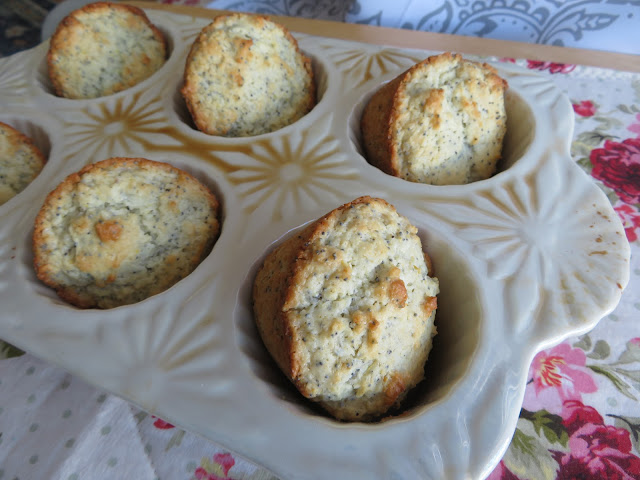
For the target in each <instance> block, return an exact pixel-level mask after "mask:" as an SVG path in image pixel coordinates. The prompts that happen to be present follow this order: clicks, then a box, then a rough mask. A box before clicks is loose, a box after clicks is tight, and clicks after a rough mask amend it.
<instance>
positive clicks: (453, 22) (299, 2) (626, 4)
mask: <svg viewBox="0 0 640 480" xmlns="http://www.w3.org/2000/svg"><path fill="white" fill-rule="evenodd" d="M189 1H190V0H186V1H184V0H182V1H180V0H174V1H173V2H171V1H170V0H169V2H167V1H166V0H165V3H189ZM191 3H194V2H193V0H191ZM196 3H202V2H197V0H196ZM207 5H208V6H209V7H210V8H219V9H229V10H242V11H249V12H262V13H269V14H274V15H290V16H304V17H310V18H322V19H330V20H339V21H347V22H351V23H360V24H367V25H378V26H385V27H394V28H405V29H410V30H423V31H429V32H441V33H453V34H458V35H467V36H476V37H487V38H496V39H501V40H515V41H520V42H530V43H543V44H548V45H558V46H566V47H578V48H587V49H595V50H608V51H614V52H619V53H631V54H640V42H637V41H635V42H634V41H630V39H631V38H634V37H635V38H637V34H638V33H637V25H638V22H640V1H638V0H502V1H498V0H436V1H429V2H425V1H423V0H394V2H389V1H387V0H322V1H319V2H315V1H314V0H214V1H211V2H209V3H208V4H207Z"/></svg>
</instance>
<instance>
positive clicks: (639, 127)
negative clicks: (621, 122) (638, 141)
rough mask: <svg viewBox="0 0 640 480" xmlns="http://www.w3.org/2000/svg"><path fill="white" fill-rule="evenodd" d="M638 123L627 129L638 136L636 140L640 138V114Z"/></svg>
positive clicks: (637, 118) (637, 116)
mask: <svg viewBox="0 0 640 480" xmlns="http://www.w3.org/2000/svg"><path fill="white" fill-rule="evenodd" d="M636 120H637V121H636V122H633V123H632V124H631V125H629V126H628V127H627V130H629V131H630V132H633V133H635V134H636V138H640V113H638V114H637V115H636Z"/></svg>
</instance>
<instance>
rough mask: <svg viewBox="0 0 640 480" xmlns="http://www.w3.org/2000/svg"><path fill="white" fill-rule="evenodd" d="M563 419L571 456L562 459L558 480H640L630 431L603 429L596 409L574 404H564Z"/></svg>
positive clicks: (638, 459)
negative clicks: (593, 479) (584, 479)
mask: <svg viewBox="0 0 640 480" xmlns="http://www.w3.org/2000/svg"><path fill="white" fill-rule="evenodd" d="M562 418H563V422H562V423H563V425H564V426H565V427H566V428H567V433H569V435H570V437H569V449H570V452H569V453H567V454H564V455H562V456H561V457H560V458H559V462H558V463H559V465H560V469H559V470H558V476H557V479H558V480H574V479H581V478H601V479H609V480H637V479H639V478H640V458H638V457H636V456H635V455H633V454H632V453H631V439H630V437H629V432H628V431H627V430H625V429H624V428H617V427H612V426H609V425H604V421H603V419H602V416H601V415H600V414H599V413H598V412H597V411H596V410H595V409H594V408H592V407H588V406H585V405H583V404H582V403H581V402H578V401H575V400H570V401H567V402H565V405H564V409H563V411H562Z"/></svg>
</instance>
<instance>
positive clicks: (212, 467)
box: [193, 453, 236, 480]
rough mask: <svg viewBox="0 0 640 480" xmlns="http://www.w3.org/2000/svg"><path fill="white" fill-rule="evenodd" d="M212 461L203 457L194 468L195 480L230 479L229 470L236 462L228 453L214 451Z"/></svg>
mask: <svg viewBox="0 0 640 480" xmlns="http://www.w3.org/2000/svg"><path fill="white" fill-rule="evenodd" d="M213 462H214V463H211V461H210V460H208V459H206V458H205V459H203V461H202V465H204V466H200V467H198V468H196V470H195V472H193V476H194V478H195V479H196V480H230V478H229V476H228V475H229V470H231V467H233V466H234V465H235V464H236V461H235V460H234V459H233V457H232V456H231V454H230V453H216V454H215V455H214V456H213Z"/></svg>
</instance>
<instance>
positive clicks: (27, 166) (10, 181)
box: [0, 122, 45, 205]
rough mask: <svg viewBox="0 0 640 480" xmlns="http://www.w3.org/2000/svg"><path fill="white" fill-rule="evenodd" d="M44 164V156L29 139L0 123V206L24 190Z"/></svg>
mask: <svg viewBox="0 0 640 480" xmlns="http://www.w3.org/2000/svg"><path fill="white" fill-rule="evenodd" d="M44 164H45V158H44V155H43V154H42V152H41V151H40V150H39V149H38V147H36V146H35V144H34V143H33V141H32V140H31V139H30V138H29V137H27V136H26V135H23V134H22V133H20V132H19V131H18V130H16V129H15V128H13V127H11V126H10V125H7V124H6V123H2V122H0V205H2V204H4V203H6V202H7V201H8V200H9V199H10V198H12V197H14V196H16V195H17V194H18V193H20V192H21V191H22V190H24V189H25V188H26V186H27V185H29V184H30V183H31V182H32V181H33V179H34V178H36V176H37V175H38V173H40V170H42V167H43V166H44Z"/></svg>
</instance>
